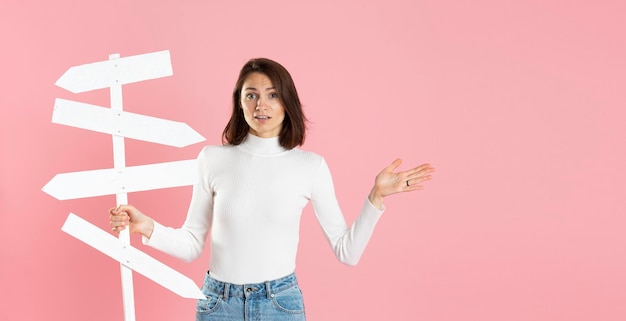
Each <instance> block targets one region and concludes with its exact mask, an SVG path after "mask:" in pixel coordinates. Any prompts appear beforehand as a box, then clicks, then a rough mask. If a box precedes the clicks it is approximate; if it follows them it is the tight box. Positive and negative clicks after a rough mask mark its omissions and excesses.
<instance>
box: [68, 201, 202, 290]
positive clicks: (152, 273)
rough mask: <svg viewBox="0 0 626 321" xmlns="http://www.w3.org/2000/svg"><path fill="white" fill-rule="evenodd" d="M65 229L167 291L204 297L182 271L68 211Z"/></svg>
mask: <svg viewBox="0 0 626 321" xmlns="http://www.w3.org/2000/svg"><path fill="white" fill-rule="evenodd" d="M61 229H62V230H63V231H64V232H65V233H67V234H70V235H72V236H73V237H75V238H77V239H79V240H81V241H83V242H85V243H87V244H88V245H90V246H91V247H93V248H95V249H96V250H98V251H100V252H102V253H104V254H106V255H108V256H110V257H111V258H113V259H114V260H117V261H118V262H120V263H121V264H123V265H124V266H126V267H128V268H130V269H132V270H134V271H135V272H138V273H140V274H142V275H144V276H145V277H147V278H149V279H150V280H152V281H154V282H156V283H158V284H160V285H162V286H164V287H165V288H167V289H169V290H170V291H172V292H174V293H176V294H178V295H180V296H182V297H184V298H190V299H206V296H204V294H202V291H201V290H200V289H199V288H198V286H197V285H196V284H195V283H194V282H193V281H192V280H191V279H190V278H188V277H186V276H185V275H183V274H181V273H179V272H177V271H176V270H174V269H172V268H170V267H169V266H167V265H165V264H163V263H161V262H159V261H157V260H156V259H154V258H153V257H151V256H149V255H148V254H146V253H144V252H141V251H139V250H138V249H136V248H134V247H132V246H130V245H128V244H124V243H122V242H121V241H120V240H118V239H117V238H115V237H113V236H112V235H111V234H109V233H107V232H105V231H103V230H101V229H100V228H98V227H97V226H95V225H93V224H91V223H89V222H87V221H86V220H84V219H82V218H80V217H78V216H76V215H75V214H74V213H70V215H68V217H67V220H66V221H65V224H63V228H61Z"/></svg>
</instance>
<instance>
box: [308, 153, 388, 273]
mask: <svg viewBox="0 0 626 321" xmlns="http://www.w3.org/2000/svg"><path fill="white" fill-rule="evenodd" d="M311 204H312V205H313V210H314V211H315V215H316V217H317V220H318V222H319V224H320V226H321V227H322V230H323V231H324V234H325V235H326V238H327V240H328V242H329V243H330V245H331V247H332V249H333V251H334V252H335V255H336V256H337V259H339V261H341V262H342V263H345V264H348V265H356V264H357V263H358V262H359V260H360V258H361V255H362V254H363V252H364V251H365V248H366V246H367V243H368V242H369V240H370V238H371V236H372V233H373V232H374V228H375V226H376V223H377V222H378V219H379V218H380V216H381V215H382V213H383V211H384V209H383V210H378V209H377V208H375V207H374V206H373V205H372V204H371V203H370V202H369V200H368V199H367V198H366V199H365V203H364V204H363V207H362V209H361V213H360V214H359V216H358V217H357V219H356V220H355V221H354V222H353V223H352V226H351V227H348V225H347V224H346V221H345V218H344V216H343V213H342V212H341V209H340V207H339V204H338V202H337V198H336V196H335V188H334V186H333V180H332V176H331V174H330V170H329V169H328V165H327V164H326V161H325V160H324V159H322V161H321V163H320V166H319V169H318V173H317V176H316V179H315V183H314V186H313V192H312V194H311Z"/></svg>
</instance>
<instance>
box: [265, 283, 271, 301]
mask: <svg viewBox="0 0 626 321" xmlns="http://www.w3.org/2000/svg"><path fill="white" fill-rule="evenodd" d="M265 294H266V295H267V299H268V300H269V299H271V298H272V291H271V290H270V281H265Z"/></svg>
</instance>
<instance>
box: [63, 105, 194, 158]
mask: <svg viewBox="0 0 626 321" xmlns="http://www.w3.org/2000/svg"><path fill="white" fill-rule="evenodd" d="M52 122H53V123H56V124H62V125H67V126H72V127H78V128H82V129H88V130H93V131H96V132H100V133H105V134H111V135H117V136H123V137H126V138H133V139H137V140H142V141H147V142H152V143H158V144H163V145H169V146H176V147H184V146H187V145H191V144H195V143H198V142H201V141H204V137H202V135H200V134H199V133H198V132H196V131H195V130H193V128H191V127H189V125H187V124H185V123H180V122H176V121H172V120H167V119H162V118H156V117H151V116H144V115H139V114H134V113H129V112H124V111H117V110H112V109H111V108H105V107H100V106H96V105H90V104H85V103H81V102H77V101H72V100H65V99H60V98H57V99H56V101H55V104H54V112H53V113H52Z"/></svg>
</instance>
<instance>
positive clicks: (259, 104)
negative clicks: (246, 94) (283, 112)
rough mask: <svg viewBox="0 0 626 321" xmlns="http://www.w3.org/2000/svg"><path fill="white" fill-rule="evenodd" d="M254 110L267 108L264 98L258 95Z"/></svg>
mask: <svg viewBox="0 0 626 321" xmlns="http://www.w3.org/2000/svg"><path fill="white" fill-rule="evenodd" d="M255 109H256V110H264V109H267V102H266V101H265V99H263V98H261V97H259V99H257V101H256V108H255Z"/></svg>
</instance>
